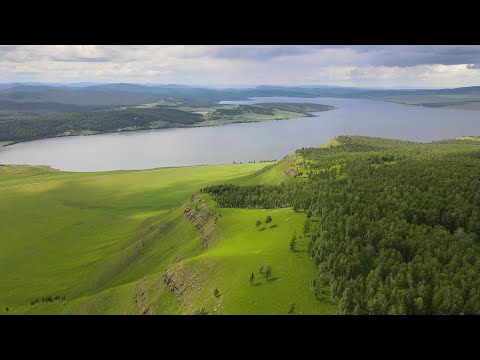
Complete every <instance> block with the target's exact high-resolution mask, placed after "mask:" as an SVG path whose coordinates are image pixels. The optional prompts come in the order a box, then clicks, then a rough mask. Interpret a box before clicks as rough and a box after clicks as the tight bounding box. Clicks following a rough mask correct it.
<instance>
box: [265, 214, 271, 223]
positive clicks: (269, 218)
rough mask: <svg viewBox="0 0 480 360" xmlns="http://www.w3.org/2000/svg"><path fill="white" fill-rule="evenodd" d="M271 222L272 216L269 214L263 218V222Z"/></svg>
mask: <svg viewBox="0 0 480 360" xmlns="http://www.w3.org/2000/svg"><path fill="white" fill-rule="evenodd" d="M271 222H272V217H271V216H270V215H268V216H267V218H266V219H265V224H270V223H271Z"/></svg>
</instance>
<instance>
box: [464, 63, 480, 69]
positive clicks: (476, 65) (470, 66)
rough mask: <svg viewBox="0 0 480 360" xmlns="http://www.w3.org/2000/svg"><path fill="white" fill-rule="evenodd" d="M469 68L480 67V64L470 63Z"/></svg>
mask: <svg viewBox="0 0 480 360" xmlns="http://www.w3.org/2000/svg"><path fill="white" fill-rule="evenodd" d="M467 68H468V69H480V64H468V65H467Z"/></svg>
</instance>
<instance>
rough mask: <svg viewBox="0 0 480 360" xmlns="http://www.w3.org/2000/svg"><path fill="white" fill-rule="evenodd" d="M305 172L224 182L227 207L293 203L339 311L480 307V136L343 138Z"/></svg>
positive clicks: (217, 191) (312, 157) (217, 190)
mask: <svg viewBox="0 0 480 360" xmlns="http://www.w3.org/2000/svg"><path fill="white" fill-rule="evenodd" d="M338 140H339V142H340V144H341V145H340V146H334V147H331V148H328V149H322V148H308V149H301V150H298V151H297V152H296V154H297V155H298V158H299V159H301V160H300V161H301V162H302V163H301V164H300V165H301V167H302V168H303V169H306V173H307V174H308V180H307V181H290V182H288V183H283V184H281V185H276V186H271V185H253V186H237V185H229V184H224V185H216V186H211V187H207V188H205V189H203V192H206V193H209V194H211V195H213V197H214V198H215V200H216V201H217V203H218V205H219V206H222V207H244V208H267V209H271V208H275V207H293V208H294V209H297V210H299V209H303V210H304V211H305V212H306V213H307V215H308V216H307V219H306V220H305V225H304V234H305V236H306V237H308V238H309V243H308V251H309V254H310V255H311V256H312V257H313V258H314V261H315V264H316V265H317V267H318V269H319V274H318V277H317V278H316V279H315V281H314V282H313V283H314V290H315V293H316V294H317V295H318V296H320V295H322V294H325V293H329V294H331V296H332V298H333V299H334V300H335V301H337V302H338V313H341V314H480V251H479V242H480V216H479V215H480V180H479V179H480V142H478V141H465V140H448V141H440V142H434V143H430V144H421V143H412V142H405V141H398V140H386V139H378V138H365V137H339V138H338Z"/></svg>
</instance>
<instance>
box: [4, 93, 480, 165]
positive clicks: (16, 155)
mask: <svg viewBox="0 0 480 360" xmlns="http://www.w3.org/2000/svg"><path fill="white" fill-rule="evenodd" d="M305 101H306V99H305V98H281V97H270V98H255V99H252V100H250V101H243V102H237V103H236V104H235V105H237V104H238V105H251V104H255V103H265V102H278V103H284V102H292V103H295V102H296V103H304V102H305ZM308 101H311V102H314V103H317V104H320V105H321V104H330V105H333V106H335V107H336V111H321V112H316V113H314V115H316V117H311V116H310V117H306V116H304V117H301V118H295V119H292V121H281V120H275V121H272V120H270V119H269V120H268V121H253V120H257V119H255V118H254V117H253V116H252V117H250V118H249V120H250V121H247V122H241V123H239V122H229V123H226V124H224V123H222V124H218V123H217V124H208V125H209V126H205V124H202V125H203V126H189V127H185V126H183V127H176V128H173V127H170V128H164V129H158V130H152V129H142V130H140V129H138V128H137V129H136V130H135V131H128V132H127V131H125V132H123V131H122V132H109V133H101V134H96V135H98V136H88V137H87V136H85V135H82V136H73V135H69V136H61V137H57V138H47V139H41V140H40V139H39V140H36V141H35V142H34V141H26V142H23V143H17V144H16V145H17V146H14V147H11V146H8V147H6V148H2V149H1V150H0V163H3V164H27V165H49V166H51V167H52V168H55V169H59V170H62V171H72V172H95V171H112V170H143V169H153V168H164V167H179V166H182V167H183V166H195V165H216V164H232V163H233V162H234V161H235V162H243V163H246V162H249V161H254V160H255V161H260V160H264V159H281V158H283V157H284V156H286V155H288V154H291V153H292V152H294V151H295V150H296V149H300V148H304V147H305V148H315V147H318V146H320V145H321V144H323V143H324V142H326V141H328V140H329V139H331V138H333V137H335V136H341V135H357V136H369V137H381V138H387V139H397V140H407V141H414V142H418V143H426V142H431V141H441V140H444V139H451V138H455V137H461V136H466V135H470V136H479V135H480V122H479V121H478V113H477V112H476V111H470V112H468V111H461V112H458V111H453V110H450V109H432V108H427V107H418V106H408V105H404V104H398V103H393V102H385V101H376V100H365V99H336V98H316V99H308ZM232 105H233V104H232ZM282 115H284V114H282ZM220 120H221V118H219V121H220ZM231 120H238V119H231ZM224 125H225V126H224ZM226 125H228V126H226Z"/></svg>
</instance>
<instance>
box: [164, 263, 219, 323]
mask: <svg viewBox="0 0 480 360" xmlns="http://www.w3.org/2000/svg"><path fill="white" fill-rule="evenodd" d="M214 265H215V262H214V261H213V260H212V259H205V260H203V261H202V262H200V263H196V264H195V266H192V265H191V264H188V263H185V262H183V261H182V262H180V263H178V264H177V265H174V266H173V267H171V268H167V269H165V271H164V273H163V278H162V281H163V283H164V284H165V286H166V287H167V288H168V289H169V290H170V291H171V292H173V293H174V294H175V297H176V298H177V300H178V301H179V302H180V309H181V311H182V313H184V314H193V313H194V312H195V310H196V306H195V301H194V300H195V298H196V297H197V296H198V294H199V293H200V292H201V291H202V290H205V289H204V286H203V284H204V282H205V280H206V279H207V278H208V276H209V275H210V273H211V271H213V267H214ZM207 308H209V307H208V306H207ZM212 310H213V308H212V309H210V311H212ZM215 310H217V309H216V308H215Z"/></svg>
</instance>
